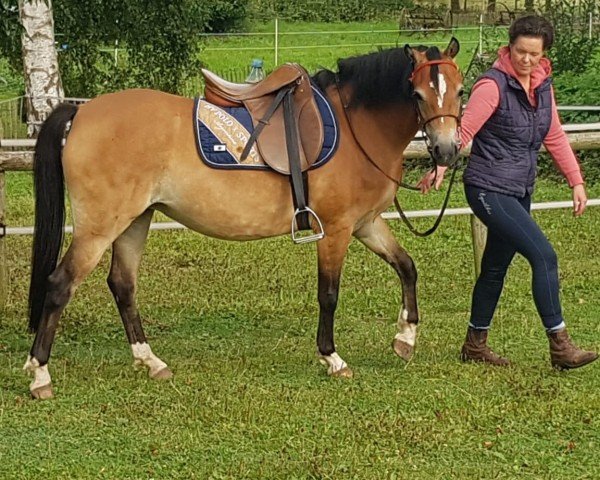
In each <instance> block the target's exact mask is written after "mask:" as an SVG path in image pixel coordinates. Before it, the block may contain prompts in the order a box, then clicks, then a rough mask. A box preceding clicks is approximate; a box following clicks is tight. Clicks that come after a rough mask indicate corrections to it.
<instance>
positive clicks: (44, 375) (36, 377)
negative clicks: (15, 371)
mask: <svg viewBox="0 0 600 480" xmlns="http://www.w3.org/2000/svg"><path fill="white" fill-rule="evenodd" d="M23 370H24V371H25V372H27V373H28V374H30V375H33V382H31V384H30V385H29V391H30V392H31V396H32V397H33V398H35V399H40V400H44V399H47V398H52V396H53V395H52V379H51V378H50V372H49V371H48V364H46V365H44V366H43V367H40V362H39V361H38V359H37V358H34V357H32V356H31V355H29V356H28V357H27V361H26V362H25V365H23Z"/></svg>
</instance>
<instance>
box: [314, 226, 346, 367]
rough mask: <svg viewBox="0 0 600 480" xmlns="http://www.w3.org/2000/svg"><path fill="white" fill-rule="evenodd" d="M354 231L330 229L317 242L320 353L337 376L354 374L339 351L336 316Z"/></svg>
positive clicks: (318, 343)
mask: <svg viewBox="0 0 600 480" xmlns="http://www.w3.org/2000/svg"><path fill="white" fill-rule="evenodd" d="M349 243H350V232H346V231H341V232H339V233H337V234H330V233H327V234H326V236H325V238H323V239H322V240H320V241H319V243H318V244H317V252H318V255H319V307H320V311H319V327H318V329H317V355H318V357H319V361H320V362H321V363H322V364H323V365H325V366H326V367H327V373H328V374H329V375H331V376H333V377H352V370H350V368H349V367H348V365H347V364H346V362H344V360H342V358H341V357H340V356H339V355H338V353H337V352H336V350H335V343H334V341H333V319H334V314H335V309H336V307H337V300H338V293H339V289H340V276H341V272H342V264H343V262H344V257H345V256H346V251H347V249H348V244H349Z"/></svg>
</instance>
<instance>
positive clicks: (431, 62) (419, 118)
mask: <svg viewBox="0 0 600 480" xmlns="http://www.w3.org/2000/svg"><path fill="white" fill-rule="evenodd" d="M440 64H448V65H452V66H453V67H454V68H456V69H457V70H458V66H457V65H456V64H455V63H454V62H453V61H451V60H429V61H427V62H423V63H421V64H420V65H419V66H417V67H416V68H415V69H414V70H413V72H412V74H411V75H410V77H409V81H410V82H411V84H412V81H413V78H414V76H415V74H416V73H417V72H419V71H420V70H421V69H423V68H424V67H427V66H433V65H440ZM335 85H336V89H337V91H338V96H339V98H340V103H341V104H342V111H343V112H344V116H345V117H346V122H347V123H348V127H349V129H350V133H351V134H352V136H353V137H354V141H355V142H356V144H357V145H358V148H359V149H360V151H361V153H362V154H363V155H364V157H365V158H366V159H367V160H368V161H369V163H371V164H372V165H373V166H374V167H375V168H376V169H377V170H379V172H380V173H382V174H383V175H384V176H385V177H386V178H387V179H388V180H391V181H392V182H394V183H395V184H396V185H397V186H398V187H404V188H407V189H409V190H415V191H420V190H421V189H420V188H418V187H415V186H412V185H408V184H406V183H404V182H402V181H401V180H396V179H395V178H393V177H391V176H390V175H389V174H387V173H386V172H385V171H384V170H383V169H382V168H381V167H380V166H379V165H377V162H375V161H374V160H373V159H372V158H371V156H370V155H369V154H368V153H367V152H366V151H365V149H364V148H363V146H362V145H361V144H360V142H359V141H358V138H356V134H355V133H354V129H353V128H352V123H351V122H350V116H349V114H348V105H347V104H346V102H345V101H344V99H343V98H342V91H341V88H340V84H339V78H338V75H337V74H336V75H335ZM415 110H416V114H417V121H418V123H419V124H422V132H423V138H424V139H425V146H426V147H427V151H428V152H429V157H430V158H431V161H432V163H433V171H434V172H435V173H436V176H437V161H436V160H435V157H434V156H433V149H432V147H431V140H430V139H429V137H428V135H427V132H426V128H425V127H426V126H427V124H429V123H430V122H432V121H433V120H435V119H437V118H441V117H451V118H454V119H455V120H456V123H457V129H458V128H460V117H461V114H462V112H459V114H458V115H454V114H453V113H443V114H440V115H434V116H433V117H431V118H428V119H427V120H425V121H423V115H422V114H421V110H420V108H419V105H418V102H415ZM460 167H461V165H460V162H459V161H457V162H456V163H455V166H454V169H453V170H452V176H451V177H450V183H449V184H448V191H447V192H446V197H445V198H444V202H443V204H442V208H441V210H440V214H439V216H438V218H437V219H436V221H435V222H434V224H433V226H432V227H431V228H429V229H428V230H426V231H425V232H419V231H418V230H417V229H416V228H415V227H414V226H413V224H412V223H411V222H410V220H408V218H407V217H406V215H405V213H404V211H403V210H402V207H401V206H400V203H399V202H398V197H397V196H396V195H395V194H394V206H395V207H396V210H397V211H398V214H399V215H400V218H401V219H402V221H403V222H404V223H405V224H406V226H407V227H408V229H409V230H410V231H411V232H412V233H413V234H415V235H416V236H418V237H427V236H429V235H431V234H432V233H433V232H435V231H436V230H437V228H438V227H439V225H440V223H441V221H442V217H443V216H444V212H445V211H446V207H447V206H448V201H449V200H450V192H451V190H452V185H453V184H454V178H455V176H456V171H457V170H458V169H459V168H460ZM435 178H436V177H434V179H433V182H434V183H435Z"/></svg>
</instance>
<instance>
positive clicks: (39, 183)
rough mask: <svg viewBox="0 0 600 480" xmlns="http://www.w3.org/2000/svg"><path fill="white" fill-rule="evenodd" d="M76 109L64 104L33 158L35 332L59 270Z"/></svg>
mask: <svg viewBox="0 0 600 480" xmlns="http://www.w3.org/2000/svg"><path fill="white" fill-rule="evenodd" d="M76 113H77V107H76V106H74V105H69V104H66V103H64V104H61V105H59V106H58V107H56V109H55V110H54V111H53V112H52V113H51V114H50V116H49V117H48V119H47V120H46V121H45V122H44V124H43V125H42V129H41V130H40V134H39V136H38V139H37V143H36V146H35V155H34V157H33V180H34V187H35V227H34V233H33V255H32V260H31V283H30V284H29V330H30V331H31V332H36V331H37V329H38V326H39V324H40V319H41V317H42V310H43V308H44V301H45V300H46V293H47V290H48V276H49V275H50V274H51V273H52V272H53V271H54V269H55V268H56V263H57V260H58V256H59V254H60V249H61V246H62V241H63V231H64V224H65V186H64V175H63V167H62V140H63V137H64V134H65V127H66V125H67V123H68V122H70V121H71V120H73V117H75V114H76Z"/></svg>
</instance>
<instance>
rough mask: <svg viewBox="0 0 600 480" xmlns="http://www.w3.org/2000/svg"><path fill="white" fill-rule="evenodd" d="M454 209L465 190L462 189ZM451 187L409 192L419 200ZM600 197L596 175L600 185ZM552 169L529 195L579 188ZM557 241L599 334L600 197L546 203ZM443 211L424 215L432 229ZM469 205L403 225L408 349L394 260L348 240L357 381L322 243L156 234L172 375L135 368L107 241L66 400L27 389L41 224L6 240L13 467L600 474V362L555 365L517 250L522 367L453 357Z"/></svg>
mask: <svg viewBox="0 0 600 480" xmlns="http://www.w3.org/2000/svg"><path fill="white" fill-rule="evenodd" d="M7 185H8V223H9V225H11V226H12V225H28V224H31V209H32V206H31V195H30V189H31V178H30V175H29V174H27V173H11V174H8V175H7ZM455 194H456V195H454V196H453V206H460V205H464V201H463V199H462V194H461V192H460V189H457V191H456V192H455ZM441 196H442V195H441V193H437V194H433V195H430V196H427V197H422V196H420V195H419V194H415V193H411V192H406V191H403V192H402V193H401V200H402V203H403V205H404V206H405V207H406V208H407V209H409V210H410V209H415V208H431V207H434V206H437V205H439V204H440V203H441ZM590 197H596V198H598V197H600V186H598V185H594V186H591V187H590ZM568 198H569V191H568V189H567V188H566V187H565V186H564V185H562V186H556V185H555V184H553V183H550V182H545V181H542V182H541V184H540V188H539V191H538V194H537V196H536V200H538V201H541V200H566V199H568ZM535 216H536V218H537V219H538V221H539V222H540V224H541V225H542V228H543V229H544V230H545V232H546V233H547V235H548V236H549V238H550V239H551V241H552V242H553V243H554V245H555V247H556V250H557V252H558V254H559V261H560V269H561V280H562V296H563V300H564V310H565V315H566V318H567V321H568V324H569V326H570V329H571V332H572V334H573V336H574V337H575V339H576V340H577V341H578V342H580V343H581V344H583V345H586V346H592V347H595V348H598V347H599V346H600V340H599V339H600V323H599V322H598V318H599V317H600V303H599V300H598V298H599V297H598V292H599V291H600V244H599V243H598V229H599V225H600V208H597V207H596V208H590V209H589V211H588V212H586V215H585V216H584V217H583V218H581V219H577V220H575V219H573V218H572V217H571V215H570V214H569V212H568V211H566V210H560V211H551V212H538V213H536V214H535ZM431 221H432V219H423V220H420V221H418V225H419V226H420V227H424V226H425V225H427V224H429V223H430V222H431ZM468 223H469V222H468V218H467V217H449V218H446V219H444V222H443V223H442V226H441V228H440V230H439V231H438V232H437V233H436V234H435V235H434V236H433V237H431V238H428V239H425V240H423V239H419V238H415V237H413V236H412V235H410V234H409V233H408V232H407V230H406V229H405V228H404V227H403V226H402V225H401V224H399V223H398V222H394V223H392V226H393V229H394V232H395V234H396V236H397V238H399V239H400V240H401V242H402V243H403V244H404V245H405V246H406V248H407V249H408V251H409V252H410V253H411V254H412V255H413V257H414V259H415V262H416V264H417V268H418V270H419V273H420V277H419V298H420V310H421V317H422V322H421V327H420V333H419V340H418V341H419V344H418V349H417V353H416V355H415V357H414V359H413V360H412V361H411V362H410V363H408V364H406V363H404V362H402V361H401V360H400V359H398V358H396V357H395V356H394V355H393V353H392V350H391V348H390V342H391V339H392V337H393V335H394V333H395V319H396V316H397V312H398V309H399V288H398V282H397V280H396V277H395V274H394V273H393V272H392V270H391V269H390V268H389V267H387V266H386V265H384V263H383V262H381V261H380V260H379V259H378V258H376V257H375V256H374V255H373V254H371V253H370V252H367V251H366V249H364V248H363V247H362V246H361V245H360V244H358V243H357V242H353V243H352V245H351V247H350V251H349V254H348V258H347V261H346V265H345V269H344V275H343V281H342V289H341V298H340V304H339V308H338V313H337V324H336V341H337V346H338V351H339V352H340V354H341V355H342V356H343V357H344V359H345V360H346V361H347V362H348V363H349V364H350V366H351V367H352V368H353V369H354V373H355V377H354V379H352V380H338V379H330V378H328V377H327V375H326V374H325V371H324V369H323V367H322V366H321V365H319V364H318V362H317V360H316V358H315V355H314V351H315V342H314V337H315V332H316V324H317V321H316V318H317V314H318V309H317V301H316V287H315V286H316V265H315V248H314V245H308V246H294V245H292V243H291V240H290V239H289V238H279V239H273V240H265V241H261V242H251V243H233V242H224V241H219V240H214V239H210V238H206V237H202V236H200V235H197V234H194V233H192V232H187V231H178V232H152V233H151V235H150V239H149V242H148V246H147V250H146V255H145V258H144V262H143V265H142V269H141V274H140V291H139V303H140V305H141V311H142V314H143V316H144V320H145V326H146V331H147V334H148V336H149V339H150V343H151V345H152V347H153V349H154V351H155V352H156V353H157V354H158V355H159V356H160V357H161V358H163V359H164V360H165V361H166V362H167V363H169V365H170V367H171V368H172V370H173V371H174V373H175V378H174V380H173V381H170V382H168V383H162V384H160V383H155V382H153V381H151V380H149V379H148V378H147V376H146V374H145V372H143V371H136V370H134V369H133V368H132V367H131V360H132V359H131V357H130V351H129V347H128V346H127V342H126V340H125V335H124V332H123V329H122V327H121V322H120V320H119V318H118V314H117V311H116V308H115V306H114V304H113V301H112V298H111V296H110V293H109V291H108V288H107V287H106V284H105V278H106V276H107V267H108V260H109V257H108V255H106V256H105V257H104V259H103V261H102V262H101V265H100V267H99V268H98V269H96V271H95V272H94V273H93V274H92V275H91V276H90V278H89V279H88V280H87V281H86V282H85V283H84V285H83V286H82V287H81V288H80V290H79V291H78V292H77V294H76V296H75V298H74V300H73V301H72V302H71V304H70V305H69V307H68V308H67V310H66V313H65V315H64V316H63V319H62V321H61V327H60V329H59V332H58V335H57V339H56V342H55V347H54V350H53V357H52V361H51V363H50V365H51V370H52V375H53V381H54V387H55V394H56V398H55V399H53V400H51V401H48V402H34V401H31V400H30V399H29V394H28V382H29V380H28V379H27V378H26V377H25V376H24V374H23V372H22V371H21V366H22V364H23V363H24V361H25V358H26V355H27V352H28V350H29V347H30V343H31V340H32V339H31V338H30V336H29V335H27V334H26V333H25V327H26V291H27V286H28V278H27V276H28V266H29V252H30V242H31V239H30V237H8V238H7V240H6V244H7V249H8V255H9V269H10V291H9V304H8V308H7V309H6V310H5V311H4V312H1V313H0V315H1V321H0V385H2V389H1V390H0V432H1V433H0V459H1V461H0V478H2V479H9V478H19V479H33V478H51V479H73V478H78V479H84V478H85V479H87V478H89V479H97V478H107V479H140V478H156V479H158V478H161V479H162V478H199V479H206V478H214V479H221V478H228V479H241V478H281V479H290V478H331V479H354V478H356V479H384V478H390V479H391V478H422V479H431V478H439V479H447V478H535V479H538V478H548V479H554V478H561V479H565V478H578V479H581V478H586V479H594V478H598V477H599V476H600V467H599V465H600V462H599V460H600V458H599V454H598V452H599V451H600V417H599V416H598V405H600V393H599V392H600V375H599V374H598V371H599V370H598V368H600V365H591V366H589V367H587V368H585V369H582V370H580V371H573V372H568V373H558V372H555V371H553V370H552V369H551V368H550V366H549V361H548V353H547V342H546V339H545V335H544V332H543V330H542V327H541V324H540V321H539V320H538V318H537V316H536V313H535V309H534V305H533V301H532V299H531V296H530V293H529V282H530V276H529V269H528V266H527V265H526V263H525V262H524V261H523V260H522V259H520V258H519V259H517V260H516V261H515V263H514V265H513V267H512V269H511V271H510V273H509V278H508V280H507V285H506V289H505V292H504V295H503V298H502V299H501V305H500V307H499V310H498V314H497V317H496V319H495V328H494V330H493V332H492V334H491V342H492V344H493V346H494V347H496V348H497V350H498V351H499V352H500V353H502V354H505V355H507V356H508V357H510V358H511V359H512V360H513V361H514V363H515V366H514V367H512V368H510V369H494V368H492V367H487V366H481V365H464V364H462V363H460V362H459V361H458V351H459V348H460V345H461V343H462V340H463V335H464V330H465V325H466V321H467V316H468V310H469V295H470V288H471V286H472V282H473V265H472V252H471V246H470V233H469V226H468Z"/></svg>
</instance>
